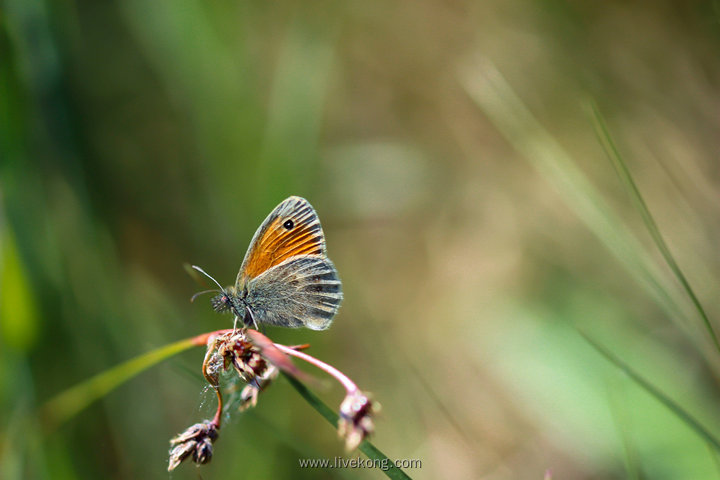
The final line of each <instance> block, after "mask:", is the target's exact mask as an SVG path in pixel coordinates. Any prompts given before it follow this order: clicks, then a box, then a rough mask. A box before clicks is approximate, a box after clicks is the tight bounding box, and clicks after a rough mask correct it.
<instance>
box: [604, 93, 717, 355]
mask: <svg viewBox="0 0 720 480" xmlns="http://www.w3.org/2000/svg"><path fill="white" fill-rule="evenodd" d="M592 111H593V116H594V119H595V131H596V133H597V136H598V138H599V139H600V143H601V144H602V146H603V148H604V149H605V152H606V153H607V155H608V157H609V158H610V161H611V162H612V164H613V167H615V171H617V174H618V176H619V177H620V179H621V180H622V182H623V185H624V186H625V188H626V189H627V191H628V193H629V195H630V197H631V198H632V201H633V203H634V204H635V207H636V208H637V209H638V212H640V216H641V217H642V219H643V222H644V223H645V227H646V228H647V230H648V232H650V235H651V236H652V239H653V241H654V242H655V245H657V248H658V250H660V253H661V254H662V256H663V258H664V259H665V262H666V263H667V264H668V266H669V267H670V270H672V272H673V274H674V275H675V277H676V278H677V279H678V281H679V282H680V284H681V285H682V287H683V289H684V290H685V293H687V295H688V297H689V298H690V301H691V302H692V304H693V306H694V307H695V310H696V311H697V313H698V315H699V316H700V318H701V319H702V321H703V323H704V324H705V328H706V329H707V331H708V333H709V334H710V337H711V338H712V341H713V343H714V344H715V349H716V350H717V351H718V352H719V353H720V342H718V338H717V335H716V334H715V330H714V329H713V327H712V324H711V323H710V319H709V318H708V315H707V313H706V312H705V309H704V308H703V306H702V304H701V303H700V300H699V299H698V297H697V295H695V291H694V290H693V289H692V287H691V286H690V282H688V280H687V277H685V274H684V273H683V271H682V270H681V269H680V266H679V265H678V263H677V262H676V261H675V257H673V254H672V253H671V252H670V248H669V247H668V246H667V243H665V239H664V238H663V236H662V234H661V233H660V229H659V228H658V226H657V223H656V222H655V219H654V218H653V216H652V214H651V213H650V209H649V208H648V206H647V203H645V199H644V198H643V196H642V194H641V193H640V189H639V188H638V187H637V184H636V183H635V180H633V177H632V175H631V174H630V170H629V169H628V167H627V163H626V162H625V161H624V160H623V158H622V156H621V155H620V151H619V150H618V148H617V146H616V145H615V142H614V141H613V139H612V137H611V136H610V131H609V130H608V127H607V124H606V122H605V119H604V118H603V117H602V114H601V113H600V111H599V109H598V107H597V105H596V104H595V103H593V104H592Z"/></svg>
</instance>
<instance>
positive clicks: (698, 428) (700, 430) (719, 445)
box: [579, 331, 720, 452]
mask: <svg viewBox="0 0 720 480" xmlns="http://www.w3.org/2000/svg"><path fill="white" fill-rule="evenodd" d="M579 332H580V335H582V337H583V338H584V339H585V341H587V342H588V343H589V344H590V345H591V346H592V347H593V348H594V349H595V350H597V352H598V353H600V354H601V355H602V356H603V357H605V358H606V359H607V360H608V361H609V362H610V363H612V364H613V365H615V366H616V367H617V368H619V369H620V370H622V371H623V372H625V374H626V375H627V376H629V377H630V378H631V379H632V380H633V381H634V382H635V383H636V384H638V385H639V386H640V387H642V388H643V389H644V390H645V391H646V392H648V393H649V394H650V395H652V396H653V397H655V398H656V399H657V400H658V401H659V402H660V403H662V404H663V405H665V406H666V407H667V408H668V409H669V410H670V411H671V412H673V413H674V414H675V416H677V417H678V418H679V419H680V420H681V421H682V422H683V423H685V424H686V425H687V426H688V427H690V429H692V430H694V431H695V433H697V434H698V435H699V436H700V437H702V438H703V439H704V440H705V441H706V442H707V443H708V445H709V446H711V447H712V448H713V449H715V450H716V451H718V452H720V439H718V437H716V436H715V435H713V434H712V433H711V432H710V431H709V430H708V429H707V428H705V427H704V426H703V425H702V424H701V423H700V422H699V421H698V420H697V419H696V418H695V417H693V416H692V415H690V414H689V413H688V412H687V411H685V410H684V409H683V408H682V407H681V406H680V405H678V404H677V403H676V402H675V401H673V400H671V399H670V398H669V397H668V396H667V395H665V394H664V393H663V392H662V391H660V389H658V388H657V387H655V386H654V385H653V384H651V383H650V382H648V381H647V380H645V379H644V378H643V377H642V376H640V374H639V373H637V372H636V371H635V370H633V369H632V368H631V367H630V366H629V365H628V364H626V363H625V362H623V361H622V360H620V359H619V358H618V357H616V356H615V355H614V354H612V353H611V352H610V350H608V349H606V348H605V347H603V346H602V345H600V344H599V343H598V342H596V341H595V340H593V339H592V338H590V337H589V336H588V335H587V334H585V333H584V332H582V331H579Z"/></svg>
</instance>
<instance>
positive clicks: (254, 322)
mask: <svg viewBox="0 0 720 480" xmlns="http://www.w3.org/2000/svg"><path fill="white" fill-rule="evenodd" d="M245 310H246V311H247V313H248V315H249V316H250V319H251V320H252V322H253V325H255V330H258V331H259V330H260V327H258V324H257V322H256V321H255V316H254V315H253V313H252V310H250V307H247V306H246V307H245Z"/></svg>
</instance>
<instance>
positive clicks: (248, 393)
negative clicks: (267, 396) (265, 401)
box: [240, 365, 279, 412]
mask: <svg viewBox="0 0 720 480" xmlns="http://www.w3.org/2000/svg"><path fill="white" fill-rule="evenodd" d="M278 373H279V370H278V369H277V368H275V367H273V366H272V365H269V366H268V368H267V369H266V370H265V373H263V374H262V375H261V376H258V377H255V379H254V380H253V382H252V383H249V384H248V385H245V387H244V388H243V389H242V391H241V392H240V411H241V412H243V411H245V410H247V409H248V408H251V407H254V406H255V405H257V399H258V395H260V392H262V391H263V390H265V388H267V386H268V385H270V384H271V383H272V381H273V380H275V379H276V378H277V376H278Z"/></svg>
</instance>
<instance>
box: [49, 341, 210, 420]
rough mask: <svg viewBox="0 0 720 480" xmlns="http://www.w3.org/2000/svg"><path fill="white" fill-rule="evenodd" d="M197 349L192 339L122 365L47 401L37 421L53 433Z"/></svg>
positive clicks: (148, 353)
mask: <svg viewBox="0 0 720 480" xmlns="http://www.w3.org/2000/svg"><path fill="white" fill-rule="evenodd" d="M196 345H197V343H196V342H195V339H194V338H188V339H185V340H180V341H178V342H175V343H171V344H169V345H165V346H164V347H160V348H158V349H156V350H153V351H151V352H147V353H145V354H143V355H140V356H138V357H135V358H133V359H131V360H128V361H126V362H124V363H121V364H120V365H117V366H116V367H113V368H111V369H109V370H106V371H104V372H102V373H100V374H98V375H96V376H94V377H92V378H89V379H88V380H85V381H83V382H81V383H79V384H78V385H75V386H74V387H71V388H69V389H68V390H65V391H64V392H62V393H60V394H58V395H56V396H55V397H53V398H52V399H50V400H48V401H47V402H46V403H45V404H44V405H43V406H42V407H41V409H40V417H41V418H42V419H43V421H44V422H45V425H46V427H47V429H48V430H53V429H55V428H57V427H58V426H59V425H61V424H63V423H65V422H67V421H68V420H70V419H71V418H72V417H74V416H75V415H77V414H78V413H80V412H81V411H82V410H84V409H85V408H87V407H88V406H89V405H91V404H92V403H93V402H95V401H96V400H99V399H101V398H102V397H104V396H105V395H107V394H108V393H110V392H111V391H112V390H114V389H115V388H117V387H118V386H120V385H122V384H123V383H125V382H127V381H128V380H130V379H131V378H133V377H135V376H136V375H138V374H139V373H141V372H143V371H144V370H147V369H148V368H150V367H152V366H153V365H156V364H157V363H159V362H161V361H163V360H165V359H166V358H169V357H172V356H173V355H176V354H178V353H180V352H182V351H184V350H187V349H188V348H190V347H193V346H196Z"/></svg>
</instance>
